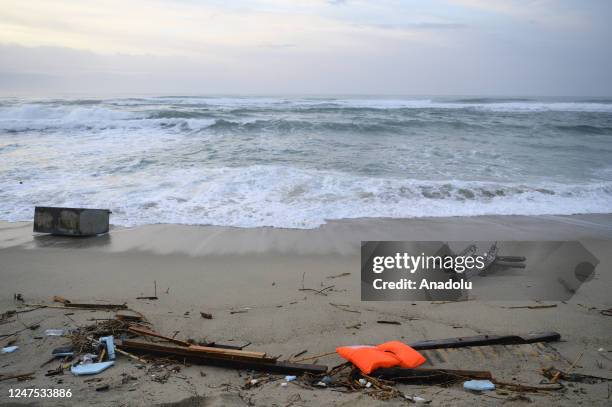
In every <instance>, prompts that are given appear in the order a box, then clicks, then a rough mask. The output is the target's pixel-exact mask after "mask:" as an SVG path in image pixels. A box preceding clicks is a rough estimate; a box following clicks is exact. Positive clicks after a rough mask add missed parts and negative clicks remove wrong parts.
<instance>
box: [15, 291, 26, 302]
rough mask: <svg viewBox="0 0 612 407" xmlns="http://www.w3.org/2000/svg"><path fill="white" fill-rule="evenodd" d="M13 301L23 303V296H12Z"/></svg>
mask: <svg viewBox="0 0 612 407" xmlns="http://www.w3.org/2000/svg"><path fill="white" fill-rule="evenodd" d="M13 300H14V301H19V302H24V301H25V300H24V299H23V294H20V293H15V294H13Z"/></svg>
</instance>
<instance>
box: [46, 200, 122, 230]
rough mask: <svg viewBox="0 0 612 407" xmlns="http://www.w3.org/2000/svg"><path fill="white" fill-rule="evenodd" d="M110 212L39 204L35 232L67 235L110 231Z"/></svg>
mask: <svg viewBox="0 0 612 407" xmlns="http://www.w3.org/2000/svg"><path fill="white" fill-rule="evenodd" d="M110 214H111V211H109V210H108V209H87V208H54V207H49V206H37V207H36V208H35V210H34V232H39V233H51V234H54V235H67V236H93V235H99V234H102V233H108V227H109V217H110Z"/></svg>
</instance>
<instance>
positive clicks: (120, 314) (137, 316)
mask: <svg viewBox="0 0 612 407" xmlns="http://www.w3.org/2000/svg"><path fill="white" fill-rule="evenodd" d="M115 318H116V319H118V320H120V321H128V322H140V321H144V320H145V318H144V315H142V314H141V313H140V312H136V311H133V310H129V309H126V310H119V311H117V312H116V313H115Z"/></svg>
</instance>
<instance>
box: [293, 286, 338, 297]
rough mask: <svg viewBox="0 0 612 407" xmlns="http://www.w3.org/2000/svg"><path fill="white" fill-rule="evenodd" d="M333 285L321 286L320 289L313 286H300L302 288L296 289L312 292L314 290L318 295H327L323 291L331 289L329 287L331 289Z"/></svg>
mask: <svg viewBox="0 0 612 407" xmlns="http://www.w3.org/2000/svg"><path fill="white" fill-rule="evenodd" d="M334 287H335V285H330V286H328V287H325V288H322V289H320V290H317V289H315V288H304V287H302V288H299V289H298V291H312V292H314V293H315V294H320V295H325V296H327V294H326V293H325V291H327V290H331V289H332V288H334Z"/></svg>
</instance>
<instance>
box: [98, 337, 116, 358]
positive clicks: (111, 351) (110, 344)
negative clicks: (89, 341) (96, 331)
mask: <svg viewBox="0 0 612 407" xmlns="http://www.w3.org/2000/svg"><path fill="white" fill-rule="evenodd" d="M100 342H101V343H104V344H106V353H107V355H108V360H115V342H114V340H113V335H110V336H103V337H101V338H100Z"/></svg>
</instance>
